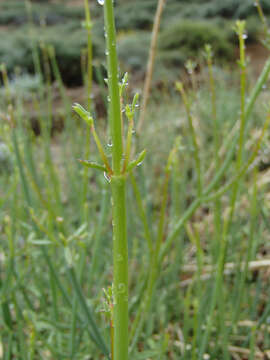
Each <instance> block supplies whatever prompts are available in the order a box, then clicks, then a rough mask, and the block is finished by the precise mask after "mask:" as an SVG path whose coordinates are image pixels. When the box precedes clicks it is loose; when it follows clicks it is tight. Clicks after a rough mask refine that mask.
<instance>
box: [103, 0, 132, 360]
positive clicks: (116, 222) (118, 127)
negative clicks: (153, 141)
mask: <svg viewBox="0 0 270 360" xmlns="http://www.w3.org/2000/svg"><path fill="white" fill-rule="evenodd" d="M104 17H105V31H106V39H107V51H106V53H107V54H108V55H107V56H108V57H107V61H108V79H109V128H110V133H111V138H112V145H113V146H112V162H113V175H112V177H111V191H112V202H113V204H112V206H113V261H114V274H113V291H114V309H113V326H114V346H113V359H114V360H127V359H128V248H127V230H126V176H125V174H121V163H122V156H123V140H122V124H121V107H120V93H119V83H118V60H117V52H116V31H115V22H114V9H113V1H112V0H105V2H104Z"/></svg>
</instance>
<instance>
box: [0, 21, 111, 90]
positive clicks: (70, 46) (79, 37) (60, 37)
mask: <svg viewBox="0 0 270 360" xmlns="http://www.w3.org/2000/svg"><path fill="white" fill-rule="evenodd" d="M67 34H69V35H68V36H67ZM33 40H34V42H35V43H36V46H37V47H38V48H40V44H41V43H44V44H49V45H52V46H53V47H54V48H55V52H56V57H57V60H58V64H59V68H60V71H61V73H62V76H63V79H64V81H65V82H66V83H67V84H70V85H78V84H80V83H81V67H80V58H81V52H82V49H84V48H86V45H87V38H86V33H85V30H84V29H82V28H81V26H80V24H78V23H77V22H70V23H68V24H64V25H56V26H51V27H46V28H40V27H36V28H35V29H34V32H33ZM103 42H104V40H103V38H101V37H100V36H97V35H96V36H94V38H93V52H94V56H95V57H99V58H101V57H103V56H104V57H105V55H104V53H103V51H102V49H103ZM39 52H40V51H39ZM0 63H5V64H6V66H7V70H8V71H9V72H13V71H14V69H15V67H16V66H18V67H20V68H21V69H22V70H23V71H26V72H33V71H34V64H33V52H32V41H31V39H30V37H29V28H28V27H27V26H24V27H23V28H21V29H18V30H13V31H9V32H6V35H5V36H4V37H3V41H1V43H0Z"/></svg>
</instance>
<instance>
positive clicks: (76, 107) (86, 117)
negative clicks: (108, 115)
mask: <svg viewBox="0 0 270 360" xmlns="http://www.w3.org/2000/svg"><path fill="white" fill-rule="evenodd" d="M72 108H73V110H74V111H75V112H76V113H77V114H78V115H79V116H80V117H81V118H82V119H83V120H84V121H85V122H86V124H87V125H89V126H90V127H91V126H93V125H94V119H93V118H92V116H91V114H90V113H89V112H88V111H86V110H85V109H84V108H83V107H82V106H81V105H80V104H77V103H75V104H74V105H73V107H72Z"/></svg>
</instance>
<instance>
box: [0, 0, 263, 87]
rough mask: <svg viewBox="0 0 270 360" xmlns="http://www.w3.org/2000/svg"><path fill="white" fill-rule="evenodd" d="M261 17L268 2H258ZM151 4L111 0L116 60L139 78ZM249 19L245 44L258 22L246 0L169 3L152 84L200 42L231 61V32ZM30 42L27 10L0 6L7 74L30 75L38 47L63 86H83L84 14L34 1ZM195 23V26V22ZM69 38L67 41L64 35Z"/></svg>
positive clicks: (96, 18) (96, 38)
mask: <svg viewBox="0 0 270 360" xmlns="http://www.w3.org/2000/svg"><path fill="white" fill-rule="evenodd" d="M261 3H262V6H263V8H264V11H265V14H266V15H269V14H270V3H269V1H267V0H262V2H261ZM156 5H157V1H156V0H137V1H136V2H135V1H130V0H125V1H123V0H118V1H116V6H117V10H116V25H117V29H118V34H119V56H120V60H121V65H122V67H123V71H126V70H128V71H130V72H134V73H135V72H136V75H137V77H138V78H142V76H143V74H144V71H145V67H146V63H147V57H148V49H149V42H150V36H151V28H152V23H153V16H154V13H155V9H156ZM101 10H102V8H101V6H99V5H98V4H97V2H95V1H94V2H92V3H91V11H92V18H93V46H94V49H93V55H94V59H95V60H97V62H98V63H100V62H101V63H102V62H103V61H105V56H104V50H103V49H104V30H103V19H102V11H101ZM239 17H240V18H248V19H247V20H248V21H247V24H248V35H249V38H248V41H249V42H250V43H252V42H254V41H257V40H258V38H259V35H260V31H261V25H260V21H259V19H258V15H257V13H256V8H255V7H254V5H253V1H250V0H246V1H242V0H224V1H220V0H211V1H210V0H200V1H199V0H190V1H187V0H181V1H179V0H171V1H170V4H167V6H166V7H165V11H164V14H163V18H162V23H161V31H160V39H159V45H158V54H157V62H156V72H155V79H156V80H157V81H160V80H162V78H163V74H164V71H167V72H168V74H169V75H168V77H169V78H170V76H172V78H173V74H174V73H175V72H176V71H179V67H182V66H183V65H184V64H185V62H186V61H187V59H188V58H194V57H197V56H198V54H199V53H200V52H201V49H202V47H203V46H204V44H205V43H210V44H211V45H212V46H213V49H214V51H215V55H216V57H217V58H219V59H220V60H222V61H224V60H225V61H231V60H233V58H234V51H233V47H234V46H235V44H236V36H235V34H234V31H233V30H232V26H233V22H234V20H235V19H236V18H239ZM31 19H32V20H31V21H32V23H33V24H34V25H35V26H34V28H33V29H32V34H33V35H32V39H30V38H29V34H30V28H29V26H30V25H29V11H27V9H26V8H25V3H24V2H23V1H18V0H9V1H8V2H7V1H4V2H0V26H2V32H3V34H4V36H3V37H2V41H1V43H0V63H3V62H4V63H6V65H7V68H8V71H9V73H12V72H14V70H15V68H16V67H17V66H19V67H20V68H22V69H23V70H24V71H25V72H30V73H33V72H34V65H33V57H32V45H33V43H34V44H36V46H37V48H39V47H40V44H41V43H45V44H51V45H53V46H54V47H55V50H56V56H57V60H58V63H59V67H60V70H61V73H62V76H63V79H64V81H65V82H66V83H67V84H68V85H80V84H81V82H82V76H81V66H80V58H81V54H82V51H83V49H85V48H86V46H87V39H86V31H85V30H84V29H83V26H82V24H83V21H84V9H83V4H82V5H81V6H73V5H72V4H70V3H69V1H60V0H59V1H58V2H50V1H45V0H44V1H34V2H33V3H32V9H31ZM194 19H196V21H194ZM67 35H68V36H67Z"/></svg>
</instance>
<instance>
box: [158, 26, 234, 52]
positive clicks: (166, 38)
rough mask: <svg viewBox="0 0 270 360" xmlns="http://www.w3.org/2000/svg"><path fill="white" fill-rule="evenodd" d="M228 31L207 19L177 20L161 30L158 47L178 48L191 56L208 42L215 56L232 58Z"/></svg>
mask: <svg viewBox="0 0 270 360" xmlns="http://www.w3.org/2000/svg"><path fill="white" fill-rule="evenodd" d="M230 33H231V31H228V30H226V29H224V28H221V27H219V26H217V25H216V24H215V23H213V22H209V21H196V22H194V21H192V20H185V21H179V22H177V23H175V24H173V25H171V26H170V27H169V28H166V29H164V30H163V31H162V33H161V35H160V40H159V47H160V49H161V50H163V51H165V50H166V51H172V50H173V51H175V50H179V51H181V53H183V54H185V56H186V57H193V56H197V54H198V52H199V51H200V50H201V49H202V47H203V46H204V45H205V44H206V43H209V44H211V45H212V47H213V49H214V51H215V54H216V55H217V56H219V57H222V58H225V59H232V57H233V47H232V44H231V43H230V42H229V37H230Z"/></svg>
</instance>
